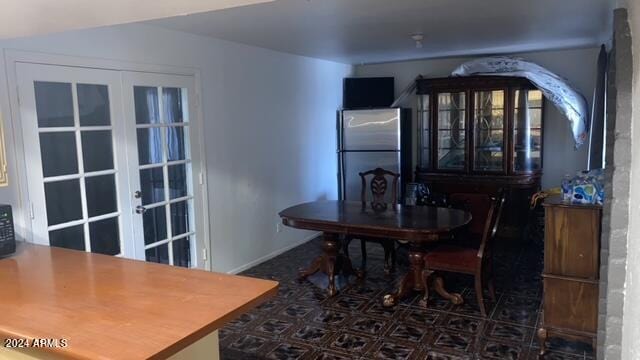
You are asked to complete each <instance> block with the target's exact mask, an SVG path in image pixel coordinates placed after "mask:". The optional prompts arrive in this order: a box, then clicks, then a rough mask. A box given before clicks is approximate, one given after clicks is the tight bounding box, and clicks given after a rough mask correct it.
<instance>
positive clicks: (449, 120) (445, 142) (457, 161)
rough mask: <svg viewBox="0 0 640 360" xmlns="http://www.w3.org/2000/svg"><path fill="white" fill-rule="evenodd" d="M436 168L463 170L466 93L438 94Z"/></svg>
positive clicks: (464, 162)
mask: <svg viewBox="0 0 640 360" xmlns="http://www.w3.org/2000/svg"><path fill="white" fill-rule="evenodd" d="M437 125H438V169H441V170H464V169H465V166H466V161H465V154H466V147H467V142H466V94H465V93H464V92H456V93H440V94H438V119H437Z"/></svg>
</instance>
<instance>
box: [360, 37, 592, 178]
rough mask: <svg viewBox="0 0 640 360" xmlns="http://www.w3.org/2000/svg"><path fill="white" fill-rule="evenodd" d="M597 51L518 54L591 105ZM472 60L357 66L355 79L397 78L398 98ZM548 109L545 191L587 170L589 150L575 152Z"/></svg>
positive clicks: (563, 123) (559, 118)
mask: <svg viewBox="0 0 640 360" xmlns="http://www.w3.org/2000/svg"><path fill="white" fill-rule="evenodd" d="M598 51H599V49H598V48H588V49H577V50H559V51H545V52H532V53H524V54H517V56H520V57H523V58H525V59H526V60H529V61H533V62H535V63H537V64H539V65H541V66H543V67H546V68H547V69H549V70H551V71H553V72H555V73H556V74H558V75H560V76H563V77H565V78H566V79H568V80H569V82H570V83H571V84H572V85H573V86H574V87H575V88H576V89H577V90H578V91H579V92H581V93H582V94H583V95H584V96H585V97H586V98H587V100H588V102H589V104H591V98H592V95H593V87H594V86H595V78H596V64H597V58H598ZM469 59H470V58H464V57H457V58H443V59H428V60H418V61H405V62H392V63H383V64H372V65H360V66H356V68H355V74H356V76H395V86H396V95H399V94H400V92H401V91H402V89H404V88H405V87H406V86H407V85H408V84H409V83H410V82H411V81H412V80H413V79H414V78H415V77H416V76H417V75H418V74H421V75H422V76H424V77H444V76H448V75H449V74H451V71H452V70H453V69H455V68H456V67H457V66H458V65H460V64H461V63H463V62H465V61H467V60H469ZM546 105H547V106H546V108H545V114H544V116H545V124H544V159H543V163H544V169H543V170H544V174H543V176H542V187H543V188H547V187H556V186H560V181H561V180H562V177H563V176H564V175H565V174H573V173H575V172H576V171H578V170H582V169H585V168H586V167H587V146H583V147H582V148H580V149H579V150H577V151H576V150H574V145H573V137H572V136H571V130H570V128H569V122H568V121H567V120H566V118H565V117H564V116H563V115H561V114H560V113H559V112H558V110H556V108H555V107H553V105H552V104H551V103H550V102H547V103H546ZM405 106H412V107H413V108H414V109H415V102H414V103H411V102H409V103H407V104H406V105H405ZM590 106H591V105H589V107H590ZM414 115H415V112H414Z"/></svg>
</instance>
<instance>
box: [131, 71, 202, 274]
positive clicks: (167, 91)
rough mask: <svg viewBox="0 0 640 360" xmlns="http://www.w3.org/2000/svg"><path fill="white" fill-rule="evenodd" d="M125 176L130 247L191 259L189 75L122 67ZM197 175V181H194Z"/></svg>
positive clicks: (195, 170) (198, 200)
mask: <svg viewBox="0 0 640 360" xmlns="http://www.w3.org/2000/svg"><path fill="white" fill-rule="evenodd" d="M123 89H124V94H123V95H124V96H123V99H124V109H125V114H126V117H127V119H126V121H125V123H126V132H127V134H128V136H130V138H132V139H135V141H128V142H127V153H129V154H135V155H133V156H131V157H130V158H129V173H130V181H131V183H132V186H133V196H134V199H133V201H134V206H135V213H136V215H137V216H135V219H134V232H135V237H136V238H137V239H142V241H138V242H136V252H138V253H142V252H144V254H145V259H146V260H148V261H154V262H161V263H166V264H172V265H180V266H188V264H190V262H191V259H197V258H198V257H197V256H196V255H197V254H201V253H202V252H197V249H198V248H201V246H198V245H197V243H198V241H201V239H200V238H201V237H198V236H197V234H203V233H204V229H203V228H202V223H203V222H201V221H197V218H196V217H195V216H194V214H195V213H196V211H195V209H201V208H202V207H203V206H204V204H203V197H202V196H195V195H196V193H197V192H198V188H199V186H200V185H201V184H199V183H200V180H199V179H197V178H198V177H199V176H194V174H200V172H201V170H202V169H200V165H199V164H200V159H199V152H198V151H191V149H198V148H199V144H198V143H197V141H198V136H196V133H195V130H194V127H193V126H192V123H191V121H190V114H195V108H194V101H191V99H190V96H189V94H195V90H194V83H193V78H192V77H190V76H180V75H163V74H151V73H138V72H128V73H124V74H123ZM196 179H197V181H196Z"/></svg>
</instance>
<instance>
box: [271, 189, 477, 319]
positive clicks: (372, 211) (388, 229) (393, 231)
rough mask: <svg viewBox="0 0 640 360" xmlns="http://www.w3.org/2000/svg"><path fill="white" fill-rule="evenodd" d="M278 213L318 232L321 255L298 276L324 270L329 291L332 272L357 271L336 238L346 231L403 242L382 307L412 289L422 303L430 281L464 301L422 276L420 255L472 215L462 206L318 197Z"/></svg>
mask: <svg viewBox="0 0 640 360" xmlns="http://www.w3.org/2000/svg"><path fill="white" fill-rule="evenodd" d="M279 215H280V217H281V219H282V223H283V224H284V225H286V226H290V227H293V228H298V229H306V230H315V231H321V232H322V234H323V235H322V254H320V255H319V256H318V257H317V258H316V259H315V260H313V262H312V263H311V265H310V266H309V267H308V268H307V269H304V270H302V271H301V272H300V277H301V278H303V279H304V278H307V277H308V276H310V275H312V274H315V273H317V272H319V271H320V272H323V273H324V274H326V276H327V277H328V286H327V291H328V294H329V295H330V296H334V295H336V294H337V293H338V288H337V287H336V276H338V275H340V274H341V275H343V276H347V277H348V276H350V275H359V274H362V273H361V272H357V271H355V270H354V268H353V267H352V265H351V261H350V259H349V258H348V257H347V256H346V255H345V254H344V251H343V249H342V244H341V242H342V241H341V239H342V238H344V236H346V235H349V236H352V237H358V236H362V237H368V238H369V237H375V238H380V239H381V240H383V241H396V240H399V241H403V242H405V243H407V244H408V250H409V251H408V257H409V269H408V271H407V273H406V274H405V275H404V276H403V277H402V280H401V281H400V284H399V286H398V288H397V289H396V291H395V292H394V293H391V294H386V295H385V296H384V298H383V305H384V306H387V307H389V306H394V305H395V304H397V303H398V302H399V301H400V300H401V299H402V298H404V297H406V296H408V295H410V294H411V293H412V292H413V291H418V292H421V293H422V294H423V296H422V299H421V300H420V301H421V303H424V305H425V306H426V303H427V299H428V295H429V287H430V285H431V286H432V287H433V289H434V290H435V291H436V292H437V293H438V294H439V295H440V296H442V297H443V298H445V299H448V300H449V301H451V302H452V303H454V304H462V302H463V300H462V296H461V295H460V294H458V293H453V292H449V291H447V290H446V288H445V285H444V281H443V279H442V277H441V276H440V275H439V274H435V276H431V277H428V276H426V275H427V274H425V273H424V270H425V263H424V255H425V254H426V252H427V251H428V248H429V245H432V244H433V243H435V242H439V241H443V240H444V239H448V238H450V237H451V234H452V232H454V231H456V230H457V229H460V228H462V227H464V226H465V225H467V224H469V222H470V221H471V214H470V213H468V212H466V211H463V210H458V209H451V208H445V207H436V206H406V205H392V204H385V203H382V204H381V203H373V202H361V201H343V200H322V201H313V202H307V203H304V204H299V205H295V206H291V207H289V208H286V209H284V210H282V211H281V212H280V213H279ZM427 278H433V281H432V284H427Z"/></svg>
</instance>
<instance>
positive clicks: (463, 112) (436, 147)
mask: <svg viewBox="0 0 640 360" xmlns="http://www.w3.org/2000/svg"><path fill="white" fill-rule="evenodd" d="M417 94H418V97H419V105H418V144H419V145H418V166H417V168H416V181H419V182H424V183H426V184H427V185H428V186H429V188H430V189H431V191H432V192H436V193H443V194H447V193H455V192H483V193H489V194H495V193H496V192H497V191H498V190H500V189H501V190H503V191H504V192H505V194H506V196H507V203H506V207H507V211H505V215H506V216H505V219H504V221H503V224H504V225H506V226H507V227H510V228H511V229H512V230H513V231H517V230H516V229H519V230H520V231H521V230H522V229H523V228H524V226H523V225H524V224H525V223H526V216H527V214H528V211H527V209H528V201H529V198H530V196H531V195H532V194H533V193H535V192H536V191H538V189H539V187H540V178H541V176H542V150H543V143H542V139H543V133H542V129H543V114H544V111H543V110H544V109H543V107H544V97H543V96H542V92H541V91H540V90H538V89H537V88H535V87H534V86H533V84H531V82H529V80H527V79H525V78H520V77H502V76H471V77H448V78H437V79H420V80H418V85H417Z"/></svg>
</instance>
